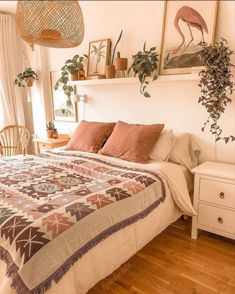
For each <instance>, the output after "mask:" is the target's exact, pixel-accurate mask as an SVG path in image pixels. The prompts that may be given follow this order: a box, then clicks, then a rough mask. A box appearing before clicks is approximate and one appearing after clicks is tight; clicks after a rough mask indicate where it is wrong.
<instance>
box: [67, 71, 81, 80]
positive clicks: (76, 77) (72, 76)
mask: <svg viewBox="0 0 235 294" xmlns="http://www.w3.org/2000/svg"><path fill="white" fill-rule="evenodd" d="M69 78H70V81H77V80H78V79H79V74H78V70H76V71H75V72H74V73H71V74H70V75H69Z"/></svg>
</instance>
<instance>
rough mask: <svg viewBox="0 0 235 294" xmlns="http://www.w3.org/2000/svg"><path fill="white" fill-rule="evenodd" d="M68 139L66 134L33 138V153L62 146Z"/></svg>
mask: <svg viewBox="0 0 235 294" xmlns="http://www.w3.org/2000/svg"><path fill="white" fill-rule="evenodd" d="M68 141H69V137H68V135H59V137H58V139H50V138H47V139H34V140H33V143H34V149H35V154H38V153H40V152H42V151H48V150H51V149H54V148H57V147H62V146H65V145H67V143H68Z"/></svg>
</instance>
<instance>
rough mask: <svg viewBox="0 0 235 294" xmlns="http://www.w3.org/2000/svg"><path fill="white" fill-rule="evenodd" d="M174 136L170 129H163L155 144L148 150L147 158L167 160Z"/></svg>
mask: <svg viewBox="0 0 235 294" xmlns="http://www.w3.org/2000/svg"><path fill="white" fill-rule="evenodd" d="M174 141H175V137H174V134H173V131H172V130H164V131H163V132H162V133H161V135H160V137H159V139H158V140H157V142H156V144H155V145H154V146H153V149H152V151H151V152H150V155H149V158H150V159H153V160H162V161H167V160H168V159H169V156H170V152H171V148H172V146H173V144H174Z"/></svg>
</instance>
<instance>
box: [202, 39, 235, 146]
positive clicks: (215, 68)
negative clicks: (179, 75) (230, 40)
mask: <svg viewBox="0 0 235 294" xmlns="http://www.w3.org/2000/svg"><path fill="white" fill-rule="evenodd" d="M200 45H201V47H202V51H201V59H202V63H203V65H205V66H206V69H204V70H202V71H200V72H199V76H200V78H201V80H200V82H199V84H198V86H199V87H200V88H201V96H200V97H199V99H198V103H201V104H202V105H203V106H204V107H205V108H206V110H207V112H208V113H209V117H208V119H207V121H206V122H205V123H204V127H203V128H202V131H204V130H205V127H206V125H207V124H208V123H210V121H211V120H212V123H211V125H210V132H211V133H212V134H213V135H215V141H219V140H224V141H225V143H228V142H230V141H231V142H232V141H235V137H234V136H232V135H230V136H227V137H222V136H221V134H222V132H223V131H222V129H221V128H220V126H218V125H217V121H218V120H219V119H220V117H221V115H222V114H223V113H224V112H225V109H226V106H227V104H228V103H231V102H232V99H231V98H229V97H228V95H231V94H232V93H233V91H234V83H233V81H232V77H233V75H232V73H231V67H233V66H234V65H233V64H232V63H231V55H232V54H233V51H232V50H230V49H229V47H228V46H227V40H225V39H223V38H222V39H221V41H220V42H216V43H215V45H208V44H206V43H205V42H202V43H200Z"/></svg>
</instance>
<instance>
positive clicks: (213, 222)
mask: <svg viewBox="0 0 235 294" xmlns="http://www.w3.org/2000/svg"><path fill="white" fill-rule="evenodd" d="M198 224H199V225H204V226H208V227H211V228H213V229H216V230H221V231H225V232H227V233H230V234H234V235H235V211H231V210H226V209H224V208H219V207H215V206H210V205H207V204H204V203H199V207H198Z"/></svg>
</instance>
